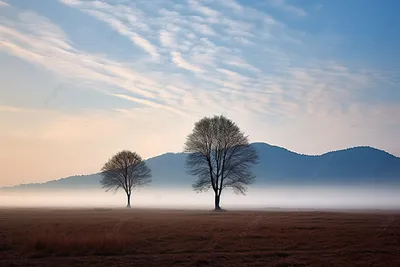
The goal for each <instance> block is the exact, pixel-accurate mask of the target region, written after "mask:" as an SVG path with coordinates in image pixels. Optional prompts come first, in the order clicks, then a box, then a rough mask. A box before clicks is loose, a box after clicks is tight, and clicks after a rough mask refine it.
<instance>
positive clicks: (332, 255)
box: [0, 209, 400, 267]
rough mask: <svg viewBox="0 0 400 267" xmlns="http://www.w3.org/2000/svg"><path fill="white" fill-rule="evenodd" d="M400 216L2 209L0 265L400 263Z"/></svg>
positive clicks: (337, 213) (383, 214)
mask: <svg viewBox="0 0 400 267" xmlns="http://www.w3.org/2000/svg"><path fill="white" fill-rule="evenodd" d="M399 219H400V214H395V213H391V214H389V213H380V214H377V213H376V214H372V213H369V214H368V213H339V212H336V213H333V212H332V213H328V212H280V211H273V212H252V211H228V212H220V213H215V212H209V211H171V210H136V209H132V210H127V209H112V210H111V209H110V210H108V209H86V210H85V209H81V210H68V209H65V210H63V209H0V266H107V267H108V266H160V267H161V266H400V257H399V255H400V220H399Z"/></svg>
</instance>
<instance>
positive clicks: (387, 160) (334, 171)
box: [0, 142, 400, 189]
mask: <svg viewBox="0 0 400 267" xmlns="http://www.w3.org/2000/svg"><path fill="white" fill-rule="evenodd" d="M251 146H253V147H254V148H255V149H256V150H257V151H258V153H259V155H260V163H259V164H258V165H256V166H255V167H254V169H253V171H254V173H255V174H256V176H257V178H256V181H257V182H256V183H258V184H265V185H268V184H299V183H313V182H324V183H334V182H339V183H351V182H355V181H357V182H361V183H362V182H369V183H379V182H395V183H396V184H397V183H400V158H399V157H397V156H395V155H392V154H390V153H388V152H386V151H384V150H381V149H377V148H374V147H371V146H356V147H350V148H344V149H340V150H335V151H329V152H326V153H323V154H320V155H307V154H300V153H297V152H294V151H290V150H288V149H286V148H283V147H279V146H276V145H271V144H267V143H263V142H254V143H252V144H251ZM186 155H187V154H186V153H184V152H177V153H174V152H167V153H164V154H161V155H158V156H155V157H151V158H148V159H146V160H145V161H146V164H148V166H149V167H150V169H152V173H153V184H154V185H156V186H161V187H174V186H184V187H187V186H190V184H191V183H193V182H194V181H195V179H196V178H195V177H193V176H190V175H188V174H187V172H186V170H185V164H184V161H185V158H186ZM100 179H101V174H100V173H93V174H87V175H74V176H69V177H63V178H60V179H56V180H50V181H47V182H43V183H27V184H20V185H14V186H9V187H2V188H0V189H22V188H31V189H41V188H52V186H54V187H60V188H76V187H81V188H86V187H88V188H90V187H95V186H97V187H98V188H100V185H99V180H100Z"/></svg>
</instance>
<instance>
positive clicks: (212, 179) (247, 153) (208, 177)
mask: <svg viewBox="0 0 400 267" xmlns="http://www.w3.org/2000/svg"><path fill="white" fill-rule="evenodd" d="M184 150H185V152H188V153H190V154H189V155H188V157H187V159H186V167H187V168H188V171H189V173H190V174H192V175H196V176H198V180H197V181H196V182H195V183H194V184H193V189H194V190H195V191H197V192H202V191H207V190H209V189H210V188H212V189H213V191H214V196H215V201H214V205H215V210H220V209H221V207H220V199H221V193H222V190H223V189H224V188H228V187H230V188H232V189H233V190H234V192H235V193H237V194H239V193H241V194H243V195H244V194H245V192H246V190H247V186H248V185H249V184H251V183H252V182H253V181H254V179H255V176H254V175H253V174H252V172H251V170H250V168H251V166H252V165H254V164H256V163H258V155H257V153H256V151H255V150H254V148H252V147H251V146H250V145H249V141H248V138H247V136H245V135H244V133H243V132H241V131H240V129H239V127H238V126H237V125H236V124H235V123H234V122H232V121H231V120H229V119H227V118H226V117H224V116H214V117H212V118H209V117H205V118H203V119H201V120H200V121H198V122H196V124H195V126H194V129H193V132H192V133H191V134H189V135H188V137H187V139H186V143H185V149H184Z"/></svg>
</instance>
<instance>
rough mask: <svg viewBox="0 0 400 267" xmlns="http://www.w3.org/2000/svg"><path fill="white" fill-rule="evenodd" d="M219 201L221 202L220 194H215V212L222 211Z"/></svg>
mask: <svg viewBox="0 0 400 267" xmlns="http://www.w3.org/2000/svg"><path fill="white" fill-rule="evenodd" d="M219 201H220V196H219V195H218V193H215V202H214V209H215V210H220V209H221V207H220V206H219Z"/></svg>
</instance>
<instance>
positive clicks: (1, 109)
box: [0, 105, 24, 112]
mask: <svg viewBox="0 0 400 267" xmlns="http://www.w3.org/2000/svg"><path fill="white" fill-rule="evenodd" d="M22 111H24V109H22V108H20V107H13V106H5V105H0V112H22Z"/></svg>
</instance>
